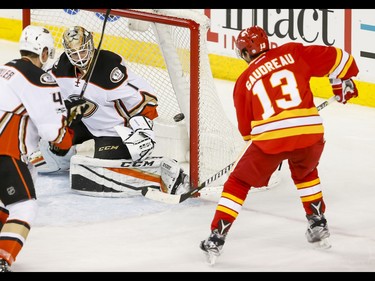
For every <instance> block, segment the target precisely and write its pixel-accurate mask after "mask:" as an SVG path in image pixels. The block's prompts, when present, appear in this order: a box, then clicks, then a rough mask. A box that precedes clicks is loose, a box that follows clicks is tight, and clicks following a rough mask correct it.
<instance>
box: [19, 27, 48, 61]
mask: <svg viewBox="0 0 375 281" xmlns="http://www.w3.org/2000/svg"><path fill="white" fill-rule="evenodd" d="M45 48H47V49H48V57H49V58H50V59H53V58H54V57H55V47H54V41H53V37H52V34H51V33H50V32H49V31H48V30H47V29H46V28H44V27H42V26H32V25H28V26H26V27H25V28H24V29H23V30H22V34H21V37H20V51H29V52H32V53H34V54H37V55H39V59H40V62H41V63H42V65H44V64H45V63H46V62H47V61H43V59H42V54H43V50H44V49H45Z"/></svg>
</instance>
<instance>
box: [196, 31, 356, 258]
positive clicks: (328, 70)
mask: <svg viewBox="0 0 375 281" xmlns="http://www.w3.org/2000/svg"><path fill="white" fill-rule="evenodd" d="M235 44H236V52H237V54H238V56H239V57H240V58H242V59H244V60H245V61H246V62H247V63H248V67H247V68H246V70H245V71H244V72H243V73H242V74H241V75H240V76H239V78H238V79H237V81H236V83H235V86H234V90H233V99H234V106H235V109H236V116H237V121H238V129H239V131H240V133H241V134H242V136H243V138H244V140H248V141H249V143H248V146H247V148H246V150H245V151H244V153H243V154H242V155H240V157H239V159H238V160H237V162H236V164H235V166H234V167H233V169H232V171H231V173H230V175H229V177H228V179H227V181H226V182H225V184H224V189H223V191H222V194H221V198H220V199H219V202H218V204H217V207H216V212H215V215H214V217H213V220H212V222H211V227H210V228H211V234H210V235H209V237H208V238H207V239H206V240H203V241H202V242H201V243H200V248H201V250H203V251H204V253H205V254H206V256H207V257H208V261H209V262H210V263H214V262H215V259H216V257H217V256H219V255H220V253H221V251H222V247H223V245H224V242H225V238H226V236H227V234H228V231H229V229H230V228H231V226H232V224H233V222H234V221H235V219H236V218H237V216H238V214H239V212H240V210H241V207H242V205H243V203H244V201H245V199H246V197H247V194H248V192H249V190H250V188H257V187H261V186H265V185H267V183H268V180H269V178H270V176H271V174H272V173H273V171H274V170H275V169H276V168H277V166H278V165H279V164H280V162H281V161H283V160H286V161H287V162H288V165H289V169H290V172H291V177H292V180H293V182H294V184H295V186H296V188H297V190H298V194H299V196H300V199H301V202H302V206H303V208H304V211H305V213H306V218H307V221H308V227H307V231H306V233H305V235H306V238H307V241H308V242H310V243H314V244H315V245H316V244H319V245H320V246H321V247H326V248H329V247H330V244H329V242H328V240H327V238H328V237H329V236H330V233H329V229H328V225H327V220H326V218H325V210H326V205H325V202H324V200H323V194H322V190H321V184H320V179H319V176H318V170H317V166H318V163H319V159H320V157H321V154H322V152H323V148H324V144H325V140H324V127H323V121H322V119H321V117H320V116H319V113H318V110H317V108H316V107H315V105H314V100H313V94H312V91H311V89H310V85H309V81H310V78H311V77H328V78H329V80H330V82H331V85H332V89H333V93H334V95H335V96H336V100H337V101H339V102H341V103H343V104H345V103H346V102H347V101H348V100H349V99H351V98H353V97H357V96H358V91H357V88H356V85H355V83H354V82H353V80H352V77H354V76H356V75H357V74H358V67H357V65H356V62H355V60H354V58H353V56H352V55H350V54H348V53H347V52H345V51H344V50H342V49H340V48H335V47H333V46H318V45H312V46H304V45H302V44H301V43H295V42H293V43H287V44H284V45H281V46H279V47H276V48H273V49H270V47H269V41H268V36H267V34H266V32H265V31H264V30H263V29H262V28H261V27H259V26H252V27H250V28H246V29H244V30H242V31H241V32H240V33H239V35H238V37H237V39H236V42H235Z"/></svg>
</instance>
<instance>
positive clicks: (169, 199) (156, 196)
mask: <svg viewBox="0 0 375 281" xmlns="http://www.w3.org/2000/svg"><path fill="white" fill-rule="evenodd" d="M335 100H336V96H332V97H331V98H329V99H328V100H326V101H324V102H322V103H321V104H320V105H318V106H317V107H316V108H317V109H318V111H320V110H322V109H323V108H325V107H326V106H328V105H329V104H330V103H332V102H333V101H335ZM235 163H236V161H235V162H233V163H230V164H229V165H228V166H226V167H225V168H224V169H222V170H220V171H219V172H217V173H216V174H215V175H213V176H211V177H210V178H209V179H207V180H205V181H204V182H203V183H201V184H200V185H199V186H198V187H196V188H193V189H192V190H190V191H188V192H186V193H183V194H169V193H164V192H161V191H160V190H157V189H155V188H151V187H143V188H142V192H141V193H142V195H143V196H144V197H146V198H148V199H151V200H154V201H159V202H164V203H167V204H179V203H181V202H184V201H185V200H186V199H188V198H190V197H192V196H193V195H194V194H196V193H197V192H199V191H200V190H201V189H202V188H205V187H206V186H207V185H209V184H210V183H211V182H213V181H215V180H217V179H218V178H220V177H221V176H223V175H225V174H226V173H228V172H229V171H230V169H231V168H232V167H233V166H234V164H235ZM279 168H281V165H280V166H279ZM279 170H280V169H279Z"/></svg>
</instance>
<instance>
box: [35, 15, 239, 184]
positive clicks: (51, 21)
mask: <svg viewBox="0 0 375 281" xmlns="http://www.w3.org/2000/svg"><path fill="white" fill-rule="evenodd" d="M101 12H103V11H101ZM135 12H136V13H137V14H136V15H135ZM111 13H113V14H111V15H110V17H109V20H108V22H107V25H106V30H105V35H104V39H103V42H102V45H101V48H102V49H107V50H112V51H114V52H116V53H118V54H120V55H122V56H123V57H124V58H125V60H126V61H127V65H128V67H129V68H130V69H132V70H133V71H134V72H135V73H138V74H139V75H141V76H142V77H144V78H145V79H146V80H147V81H148V82H149V83H150V84H151V85H152V86H153V88H154V89H155V91H156V93H157V95H158V101H159V107H158V111H159V118H158V121H157V122H158V123H160V124H164V125H165V126H168V128H173V127H176V128H177V127H178V128H179V129H181V126H183V127H184V128H185V130H186V131H187V135H188V136H189V137H190V145H191V144H192V143H193V144H194V145H195V144H197V149H196V150H194V149H193V150H192V151H191V153H194V157H191V156H190V158H193V159H197V162H196V163H194V161H190V171H192V170H195V169H197V170H198V173H197V178H192V180H193V182H194V181H195V183H200V182H202V181H205V180H206V179H207V178H209V177H211V176H212V175H213V174H215V173H217V172H218V171H219V170H221V169H223V168H224V167H225V166H227V165H228V164H230V163H232V162H233V161H235V159H236V157H237V156H238V154H239V152H240V151H241V149H242V148H243V146H244V142H243V140H242V138H241V136H240V135H239V133H238V130H237V128H235V127H234V126H233V124H232V123H231V122H230V120H229V119H228V117H227V116H226V114H225V112H224V110H223V108H222V105H221V102H220V99H219V97H218V95H217V92H216V88H215V84H214V80H213V77H212V72H211V68H210V62H209V56H208V51H207V44H206V33H207V30H208V28H209V24H210V23H209V20H208V18H207V17H205V16H204V15H203V14H200V13H199V12H197V11H194V10H178V9H173V10H118V9H117V10H112V12H111ZM138 15H139V16H138ZM148 15H157V17H158V19H159V18H161V19H162V21H161V22H160V21H159V23H155V22H156V20H155V19H152V17H148ZM140 18H141V19H142V20H140ZM148 18H149V19H148ZM103 19H104V15H103V14H102V13H99V12H95V11H85V10H82V9H32V10H31V16H30V20H31V24H33V25H44V26H45V27H47V28H48V29H49V30H50V31H51V32H52V34H53V36H54V38H55V40H56V42H57V48H58V49H59V51H60V52H62V45H61V38H62V33H63V32H64V30H65V29H66V28H67V27H69V26H73V25H81V26H83V27H85V28H86V29H87V30H89V31H92V32H94V42H95V46H97V45H98V42H99V39H100V36H101V32H102V27H103ZM180 19H189V20H191V22H194V23H198V24H199V35H198V37H197V40H195V38H192V33H191V29H190V28H188V27H186V26H181V23H180ZM194 54H196V55H197V56H198V57H197V58H198V60H197V61H198V64H197V65H195V64H192V61H195V60H194V59H195V58H196V57H195V56H194ZM194 73H195V74H196V73H198V74H199V75H198V79H192V77H194V76H192V75H193V74H194ZM194 83H198V85H197V87H195V84H194ZM195 97H197V100H195V101H194V100H193V99H195ZM181 112H182V113H184V115H185V119H184V120H182V121H181V122H179V123H178V126H177V123H175V121H174V120H173V117H174V116H175V115H177V114H179V113H181ZM191 113H192V114H194V115H193V116H190V114H191ZM192 118H193V119H194V120H195V119H197V121H198V122H197V124H196V125H197V128H199V129H198V132H197V133H196V130H192V128H193V127H192V126H191V125H190V119H192ZM175 141H177V142H178V141H180V140H178V139H176V140H175ZM171 142H173V140H171ZM187 149H188V150H189V148H187ZM165 152H166V156H169V157H172V158H174V157H173V155H168V153H167V151H165ZM186 153H187V154H189V151H186ZM184 155H185V154H184ZM190 155H192V154H190ZM175 159H176V157H175ZM177 160H180V159H177ZM191 176H193V177H195V175H194V174H193V175H191ZM224 178H225V177H224ZM224 178H221V179H220V180H219V181H218V182H217V183H220V182H222V181H223V180H224Z"/></svg>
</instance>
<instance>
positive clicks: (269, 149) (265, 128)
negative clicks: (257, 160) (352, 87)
mask: <svg viewBox="0 0 375 281" xmlns="http://www.w3.org/2000/svg"><path fill="white" fill-rule="evenodd" d="M357 74H358V67H357V65H356V62H355V60H354V58H353V56H352V55H350V54H348V53H347V52H345V51H344V50H342V49H339V48H335V47H328V46H318V45H311V46H304V45H303V44H301V43H294V42H293V43H287V44H284V45H281V46H279V47H277V48H274V49H270V50H269V51H267V52H265V53H263V54H261V55H260V56H259V57H258V58H256V59H255V60H253V61H251V62H250V64H249V66H248V68H247V69H246V70H245V71H244V72H243V73H242V74H241V75H240V77H239V78H238V79H237V81H236V84H235V86H234V92H233V98H234V106H235V109H236V115H237V121H238V128H239V131H240V133H241V135H242V136H243V138H244V139H245V140H251V141H252V142H253V144H255V145H257V146H258V147H260V148H261V149H262V150H263V151H264V152H265V153H270V154H275V153H280V152H283V151H292V150H295V149H299V148H303V147H307V146H310V145H312V144H313V143H315V142H317V141H318V140H319V139H321V137H322V135H323V133H324V128H323V124H322V123H323V122H322V119H321V117H320V115H319V113H318V110H317V109H316V107H315V104H314V100H313V94H312V91H311V89H310V78H311V77H328V78H332V79H337V78H340V79H342V80H345V79H348V78H351V77H353V76H356V75H357Z"/></svg>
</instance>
